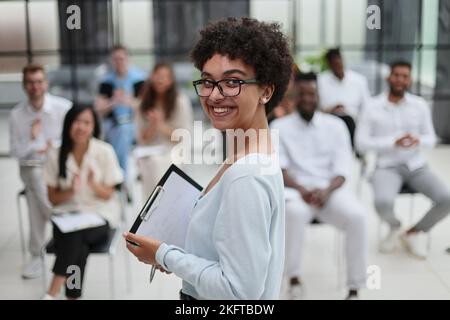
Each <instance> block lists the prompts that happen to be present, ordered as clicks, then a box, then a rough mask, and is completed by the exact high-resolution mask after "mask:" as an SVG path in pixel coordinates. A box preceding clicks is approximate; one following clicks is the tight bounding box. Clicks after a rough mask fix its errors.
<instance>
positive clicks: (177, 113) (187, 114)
mask: <svg viewBox="0 0 450 320" xmlns="http://www.w3.org/2000/svg"><path fill="white" fill-rule="evenodd" d="M165 121H166V122H167V124H168V125H169V126H170V127H172V128H174V129H178V128H184V129H187V130H189V131H191V129H192V122H193V114H192V105H191V102H190V100H189V98H188V97H187V96H186V95H184V94H182V93H178V96H177V100H176V103H175V110H174V111H173V113H172V116H171V117H170V118H169V119H167V120H165ZM136 122H137V141H138V144H139V145H141V146H153V145H167V146H169V147H170V146H172V144H173V143H172V141H170V138H169V137H167V136H165V135H162V134H161V133H159V132H158V133H157V134H156V135H155V137H154V138H153V139H152V140H151V141H144V140H143V139H142V138H141V133H142V132H143V131H145V130H147V129H148V128H149V122H148V121H147V119H145V117H144V115H143V114H142V112H141V111H139V112H136Z"/></svg>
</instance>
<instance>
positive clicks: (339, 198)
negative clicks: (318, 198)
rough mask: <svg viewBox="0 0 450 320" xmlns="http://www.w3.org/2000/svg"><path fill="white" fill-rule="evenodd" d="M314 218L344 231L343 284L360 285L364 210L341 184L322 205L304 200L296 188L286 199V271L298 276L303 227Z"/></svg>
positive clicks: (363, 274) (363, 266)
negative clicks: (316, 206) (345, 280)
mask: <svg viewBox="0 0 450 320" xmlns="http://www.w3.org/2000/svg"><path fill="white" fill-rule="evenodd" d="M314 218H317V219H318V220H320V221H321V222H323V223H327V224H331V225H332V226H335V227H336V228H338V229H339V230H341V231H342V232H343V233H344V236H345V257H346V267H347V286H348V287H349V289H358V288H361V287H364V286H365V283H366V263H367V250H368V239H367V238H368V234H367V221H366V211H365V210H364V208H363V207H362V206H361V204H360V203H359V201H358V199H357V198H356V196H355V195H353V193H352V192H351V191H348V190H346V189H342V188H341V189H338V190H336V191H335V192H333V193H332V194H331V196H330V198H329V200H328V202H327V203H326V204H325V206H324V207H323V208H322V209H318V208H315V207H312V206H310V205H308V204H307V203H305V202H304V201H303V199H302V198H301V196H300V194H299V193H298V192H296V193H294V197H291V198H290V199H287V200H286V275H287V276H288V277H289V278H292V277H300V276H301V273H302V253H303V245H304V236H305V231H306V228H307V227H308V225H309V223H310V222H311V220H313V219H314Z"/></svg>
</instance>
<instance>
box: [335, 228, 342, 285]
mask: <svg viewBox="0 0 450 320" xmlns="http://www.w3.org/2000/svg"><path fill="white" fill-rule="evenodd" d="M335 232H336V233H335V241H334V242H335V244H334V248H335V249H334V250H335V256H336V265H337V266H336V269H337V286H336V288H337V290H340V289H341V286H342V284H343V277H342V272H343V262H344V261H343V260H344V258H343V256H342V251H343V250H342V247H343V245H342V234H341V232H340V231H339V230H336V231H335Z"/></svg>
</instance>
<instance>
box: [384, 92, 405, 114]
mask: <svg viewBox="0 0 450 320" xmlns="http://www.w3.org/2000/svg"><path fill="white" fill-rule="evenodd" d="M383 96H384V101H385V103H384V108H385V109H386V110H388V111H392V110H394V109H393V108H405V107H407V106H409V105H411V94H410V93H408V92H405V95H404V96H403V98H402V99H401V100H400V101H399V102H397V103H393V102H391V101H389V92H387V91H386V92H385V93H384V94H383Z"/></svg>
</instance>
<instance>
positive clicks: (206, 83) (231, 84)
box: [192, 79, 259, 97]
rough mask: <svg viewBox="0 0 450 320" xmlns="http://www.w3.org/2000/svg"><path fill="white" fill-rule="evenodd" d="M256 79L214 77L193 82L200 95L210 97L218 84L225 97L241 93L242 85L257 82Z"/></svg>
mask: <svg viewBox="0 0 450 320" xmlns="http://www.w3.org/2000/svg"><path fill="white" fill-rule="evenodd" d="M257 83H259V82H258V81H257V80H256V79H248V80H241V79H222V80H219V81H214V80H212V79H200V80H195V81H193V82H192V84H193V85H194V88H195V92H196V93H197V95H198V96H200V97H209V96H210V95H211V93H212V92H213V90H214V88H215V87H216V86H217V88H219V92H220V94H221V95H222V96H224V97H235V96H237V95H239V94H240V93H241V86H242V85H243V84H257Z"/></svg>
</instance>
